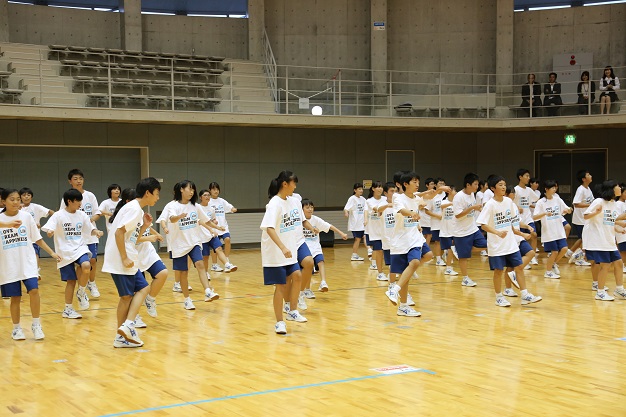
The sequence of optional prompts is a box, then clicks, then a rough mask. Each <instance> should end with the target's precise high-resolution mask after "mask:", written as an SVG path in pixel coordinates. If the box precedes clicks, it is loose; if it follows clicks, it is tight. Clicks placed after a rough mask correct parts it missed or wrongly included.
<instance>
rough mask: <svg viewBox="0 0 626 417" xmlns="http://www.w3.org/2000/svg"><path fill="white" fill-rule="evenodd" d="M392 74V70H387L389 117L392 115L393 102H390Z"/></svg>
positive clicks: (391, 96)
mask: <svg viewBox="0 0 626 417" xmlns="http://www.w3.org/2000/svg"><path fill="white" fill-rule="evenodd" d="M392 74H393V72H391V71H389V117H393V102H392V98H393V91H392V88H393V80H392V77H391V76H392Z"/></svg>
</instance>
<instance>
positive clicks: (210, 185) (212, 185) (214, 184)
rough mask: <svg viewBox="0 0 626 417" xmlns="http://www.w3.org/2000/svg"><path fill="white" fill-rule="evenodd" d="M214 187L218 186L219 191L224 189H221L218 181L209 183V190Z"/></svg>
mask: <svg viewBox="0 0 626 417" xmlns="http://www.w3.org/2000/svg"><path fill="white" fill-rule="evenodd" d="M214 188H217V191H222V190H220V185H219V184H218V183H216V182H215V181H213V182H212V183H211V184H209V191H210V190H212V189H214ZM200 194H202V193H200Z"/></svg>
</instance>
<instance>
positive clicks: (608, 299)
mask: <svg viewBox="0 0 626 417" xmlns="http://www.w3.org/2000/svg"><path fill="white" fill-rule="evenodd" d="M594 298H595V299H596V300H598V301H615V299H614V298H613V299H610V298H598V297H594Z"/></svg>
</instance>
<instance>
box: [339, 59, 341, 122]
mask: <svg viewBox="0 0 626 417" xmlns="http://www.w3.org/2000/svg"><path fill="white" fill-rule="evenodd" d="M339 116H341V70H339Z"/></svg>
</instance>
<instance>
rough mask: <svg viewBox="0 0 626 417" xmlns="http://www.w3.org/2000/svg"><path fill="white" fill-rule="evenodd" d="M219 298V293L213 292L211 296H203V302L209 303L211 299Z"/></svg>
mask: <svg viewBox="0 0 626 417" xmlns="http://www.w3.org/2000/svg"><path fill="white" fill-rule="evenodd" d="M219 299H220V296H219V294H215V295H214V296H213V297H205V298H204V302H205V303H210V302H211V301H213V300H219Z"/></svg>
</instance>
